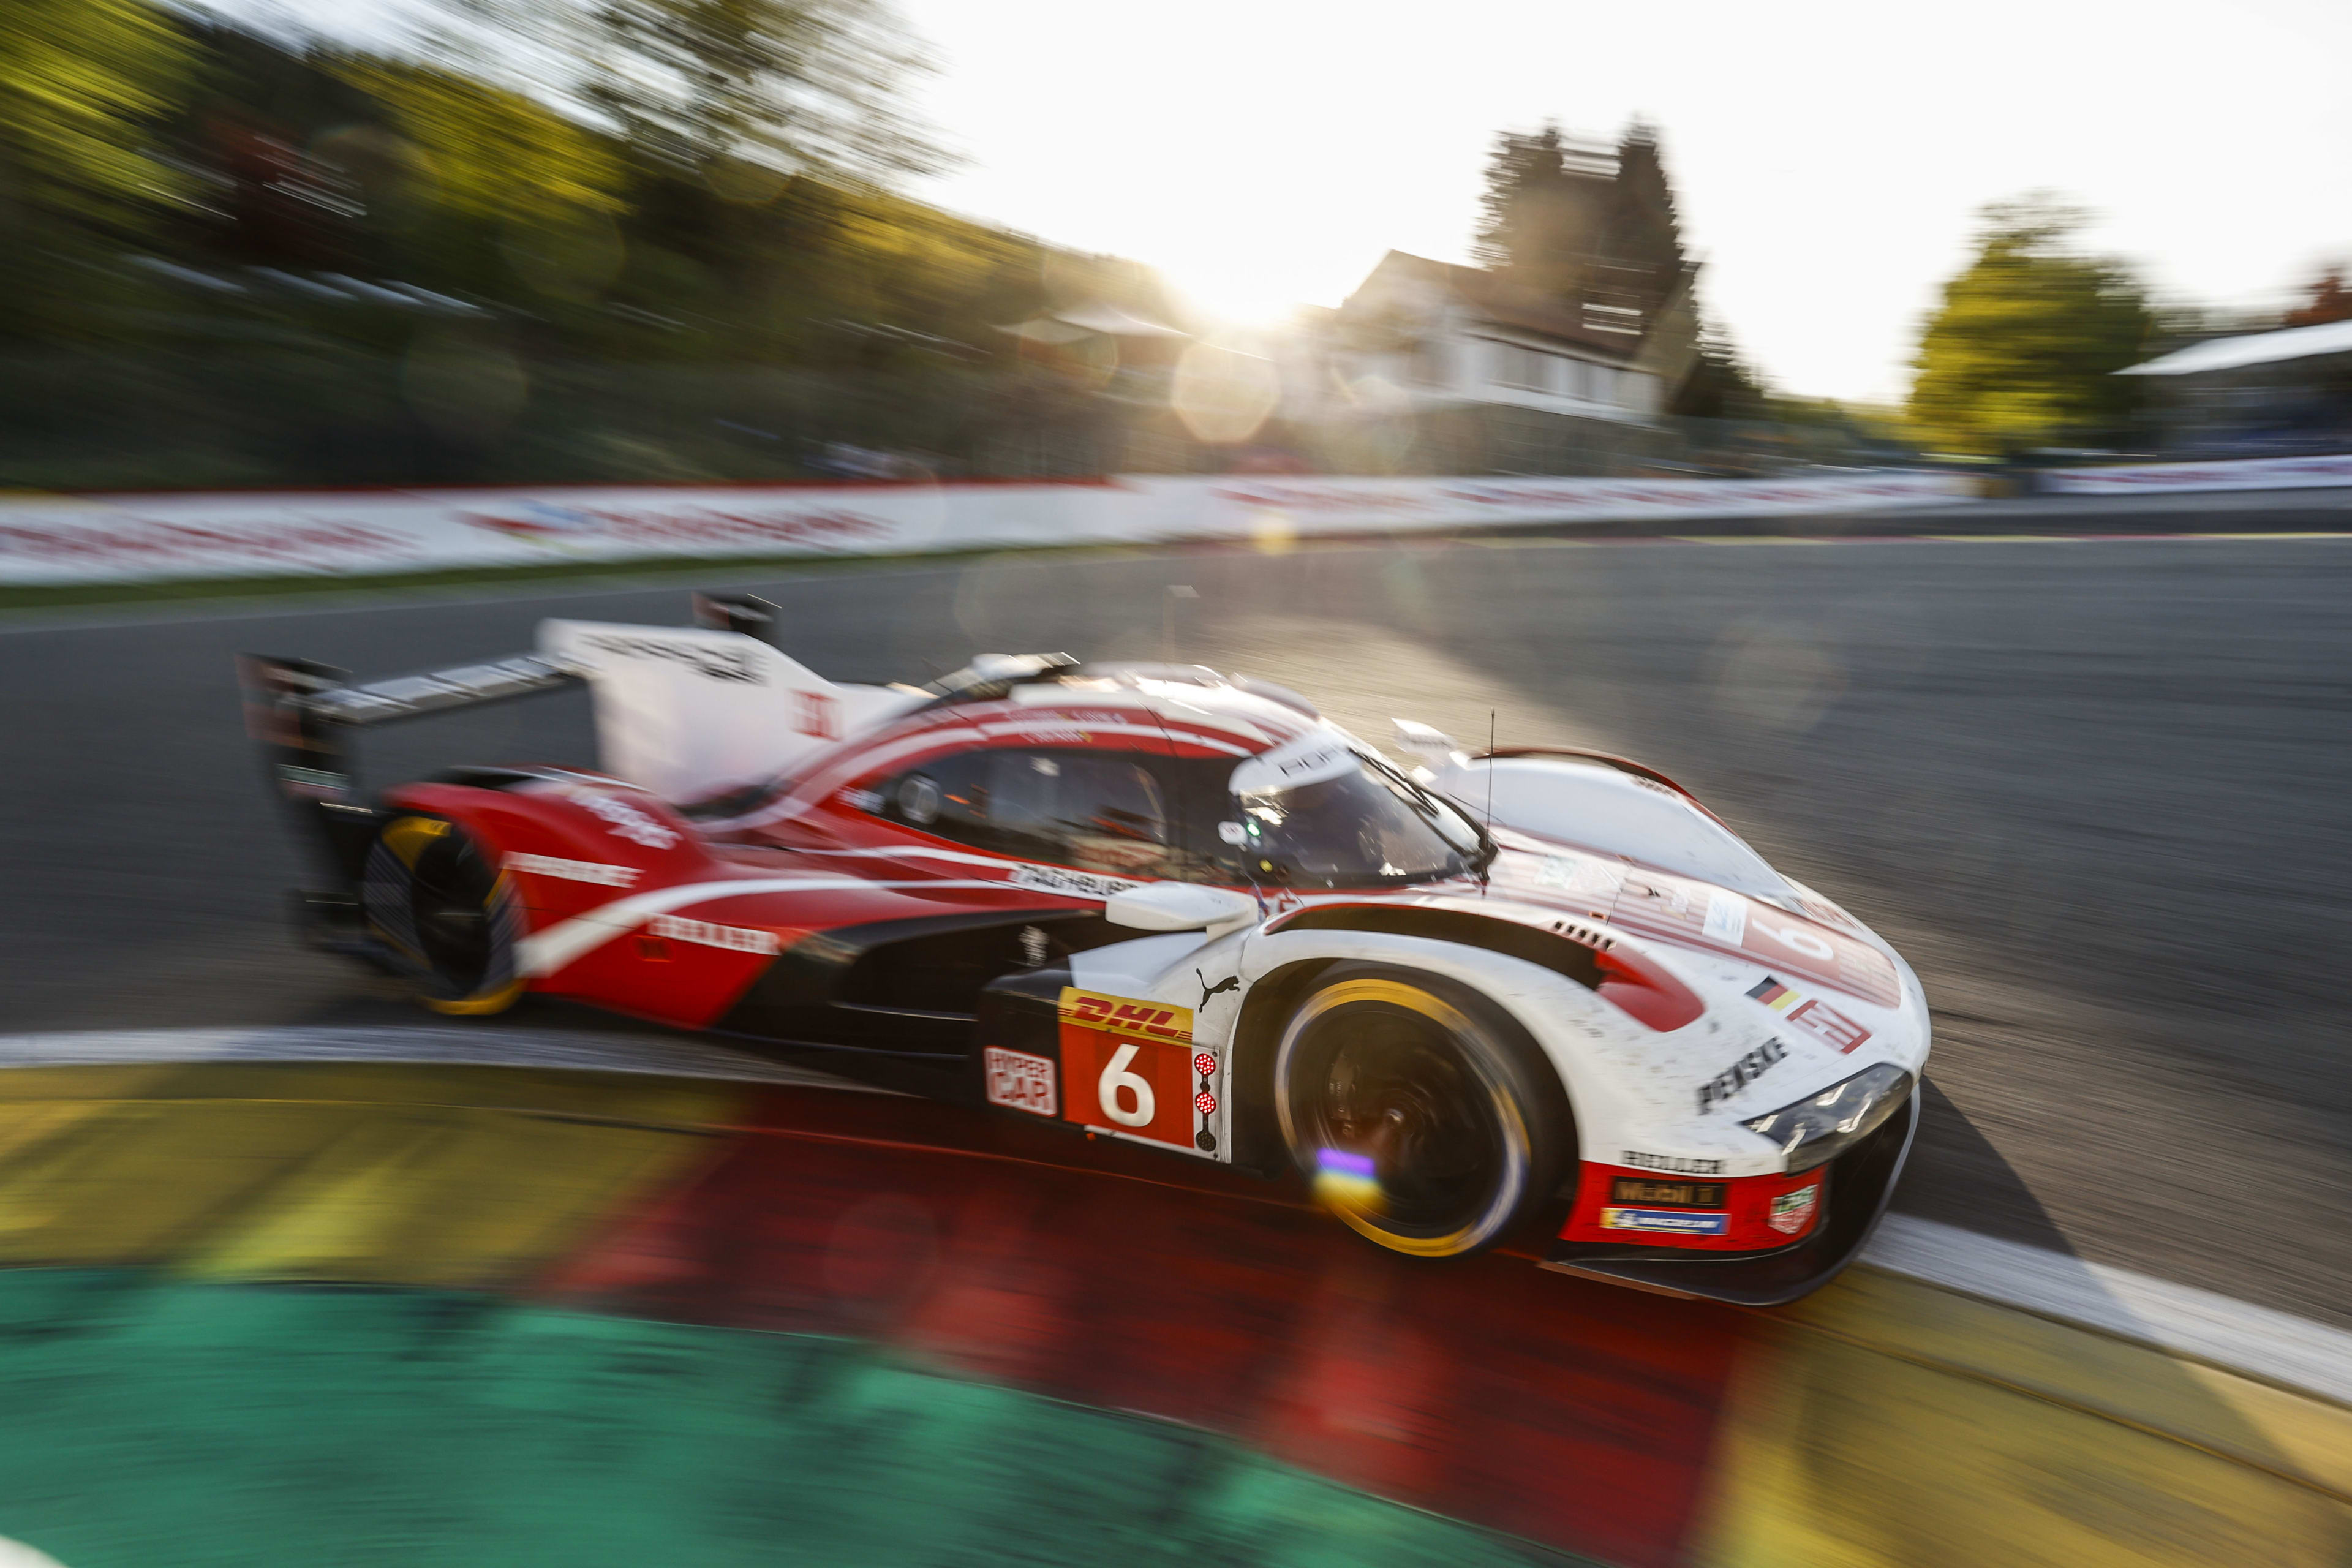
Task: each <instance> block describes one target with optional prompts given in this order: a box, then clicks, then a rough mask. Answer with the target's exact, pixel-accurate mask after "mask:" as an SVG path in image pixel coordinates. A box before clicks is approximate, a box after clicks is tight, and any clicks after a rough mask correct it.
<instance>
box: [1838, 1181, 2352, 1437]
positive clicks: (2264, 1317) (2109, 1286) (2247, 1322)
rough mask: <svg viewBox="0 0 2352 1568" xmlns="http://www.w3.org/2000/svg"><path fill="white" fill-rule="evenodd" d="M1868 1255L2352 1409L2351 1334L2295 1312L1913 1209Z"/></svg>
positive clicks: (1936, 1281)
mask: <svg viewBox="0 0 2352 1568" xmlns="http://www.w3.org/2000/svg"><path fill="white" fill-rule="evenodd" d="M1862 1261H1863V1262H1864V1264H1867V1265H1869V1266H1870V1267H1872V1268H1883V1269H1885V1270H1886V1271H1887V1272H1888V1273H1890V1274H1906V1275H1909V1276H1910V1277H1911V1278H1912V1279H1924V1280H1926V1281H1927V1282H1928V1283H1929V1284H1931V1285H1940V1286H1943V1287H1945V1288H1946V1289H1952V1290H1957V1291H1959V1292H1961V1293H1962V1294H1964V1295H1969V1296H1980V1297H1983V1298H1984V1299H1985V1300H1990V1301H1996V1302H1999V1303H2000V1305H2002V1306H2005V1307H2020V1308H2022V1309H2024V1310H2026V1311H2029V1312H2038V1313H2040V1314H2042V1316H2044V1317H2048V1318H2056V1319H2060V1320H2062V1321H2065V1322H2069V1323H2075V1324H2079V1325H2081V1326H2083V1327H2084V1328H2089V1329H2096V1330H2098V1331H2101V1332H2104V1333H2110V1334H2114V1335H2116V1337H2117V1338H2119V1339H2127V1340H2137V1341H2140V1342H2143V1343H2146V1344H2150V1345H2154V1346H2155V1347H2157V1348H2158V1350H2163V1351H2168V1352H2172V1353H2173V1354H2176V1355H2182V1356H2188V1357H2190V1358H2192V1359H2194V1360H2197V1361H2202V1362H2210V1363H2212V1364H2213V1365H2215V1366H2220V1367H2225V1368H2227V1369H2229V1370H2230V1371H2232V1372H2242V1373H2248V1374H2249V1375H2251V1376H2253V1377H2258V1378H2261V1379H2262V1380H2263V1381H2264V1382H2266V1383H2275V1384H2283V1385H2284V1386H2286V1387H2288V1388H2293V1389H2297V1390H2300V1391H2302V1392H2304V1393H2305V1394H2318V1395H2320V1396H2321V1397H2322V1398H2326V1399H2332V1400H2335V1401H2336V1402H2338V1403H2339V1404H2345V1405H2352V1333H2346V1332H2345V1331H2342V1330H2341V1329H2331V1328H2329V1327H2327V1326H2326V1324H2325V1323H2315V1322H2313V1321H2310V1320H2309V1319H2307V1318H2298V1317H2295V1316H2294V1315H2293V1314H2292V1313H2287V1312H2280V1311H2274V1310H2272V1309H2271V1308H2268V1307H2257V1306H2254V1305H2252V1303H2250V1302H2246V1301H2239V1300H2231V1298H2230V1297H2227V1296H2221V1295H2217V1294H2215V1293H2214V1292H2212V1291H2210V1290H2200V1289H2196V1288H2194V1287H2193V1286H2189V1285H2176V1284H2174V1283H2172V1282H2171V1281H2170V1280H2168V1279H2150V1278H2149V1277H2148V1276H2147V1275H2145V1274H2136V1273H2133V1272H2132V1271H2131V1270H2130V1269H2128V1268H2114V1267H2112V1266H2111V1265H2108V1264H2105V1263H2087V1262H2084V1260H2083V1259H2082V1258H2074V1257H2069V1256H2068V1255H2066V1254H2065V1253H2063V1252H2051V1251H2047V1250H2045V1249H2043V1248H2042V1247H2028V1246H2026V1245H2025V1244H2024V1243H2022V1242H2016V1241H2002V1240H2000V1238H1998V1237H1990V1236H1982V1235H1979V1234H1978V1233H1977V1232H1975V1231H1972V1230H1962V1229H1960V1228H1959V1227H1958V1226H1949V1225H1938V1224H1937V1223H1936V1222H1935V1221H1933V1220H1925V1219H1913V1218H1911V1217H1910V1216H1909V1215H1899V1214H1896V1215H1887V1216H1886V1219H1885V1222H1884V1223H1883V1224H1881V1225H1880V1226H1879V1227H1878V1234H1877V1235H1876V1236H1874V1237H1872V1238H1871V1242H1870V1246H1869V1247H1868V1248H1866V1249H1865V1250H1864V1253H1863V1255H1862Z"/></svg>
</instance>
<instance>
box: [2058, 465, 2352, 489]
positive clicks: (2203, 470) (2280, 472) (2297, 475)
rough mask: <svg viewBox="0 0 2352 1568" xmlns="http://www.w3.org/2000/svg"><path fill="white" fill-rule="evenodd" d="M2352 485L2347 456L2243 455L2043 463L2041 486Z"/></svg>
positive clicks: (2207, 486) (2233, 486) (2066, 487)
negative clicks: (2111, 464) (2092, 464)
mask: <svg viewBox="0 0 2352 1568" xmlns="http://www.w3.org/2000/svg"><path fill="white" fill-rule="evenodd" d="M2328 485H2352V457H2336V458H2235V459H2232V460H2230V461H2227V462H2212V463H2131V464H2119V465H2117V466H2116V467H2115V468H2048V469H2044V470H2043V471H2042V475H2041V488H2042V489H2045V490H2052V491H2055V492H2056V493H2058V494H2060V495H2081V496H2128V495H2143V496H2144V495H2161V494H2164V493H2165V492H2167V491H2170V490H2284V489H2317V488H2321V487H2324V486H2328Z"/></svg>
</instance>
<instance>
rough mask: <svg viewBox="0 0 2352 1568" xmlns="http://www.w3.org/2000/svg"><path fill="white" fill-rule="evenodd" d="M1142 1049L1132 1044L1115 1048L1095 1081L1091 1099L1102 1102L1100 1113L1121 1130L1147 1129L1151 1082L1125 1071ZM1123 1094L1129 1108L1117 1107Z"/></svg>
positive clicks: (1151, 1108)
mask: <svg viewBox="0 0 2352 1568" xmlns="http://www.w3.org/2000/svg"><path fill="white" fill-rule="evenodd" d="M1142 1048H1143V1047H1141V1046H1139V1045H1137V1044H1135V1043H1134V1042H1133V1041H1129V1042H1128V1043H1127V1044H1126V1045H1123V1046H1121V1047H1119V1048H1118V1051H1117V1052H1115V1053H1114V1054H1113V1055H1112V1057H1111V1058H1110V1061H1109V1063H1108V1065H1107V1066H1105V1067H1104V1068H1103V1069H1102V1077H1101V1078H1100V1079H1097V1080H1096V1088H1095V1098H1096V1099H1097V1100H1100V1101H1101V1102H1102V1113H1103V1114H1104V1115H1105V1116H1108V1117H1109V1118H1110V1119H1111V1120H1112V1121H1116V1122H1118V1124H1119V1125H1120V1126H1121V1127H1149V1126H1150V1125H1151V1116H1152V1112H1153V1111H1154V1110H1157V1109H1158V1107H1157V1106H1155V1105H1154V1104H1153V1103H1152V1095H1151V1080H1150V1079H1147V1078H1143V1077H1141V1076H1139V1075H1138V1074H1135V1073H1131V1072H1129V1071H1128V1070H1127V1068H1128V1064H1129V1063H1130V1062H1132V1061H1134V1060H1135V1053H1136V1052H1138V1051H1139V1050H1141V1049H1142ZM1121 1093H1125V1094H1126V1095H1128V1096H1129V1098H1130V1099H1132V1100H1134V1101H1135V1104H1134V1106H1133V1107H1132V1108H1129V1107H1128V1106H1124V1105H1121V1104H1120V1103H1119V1096H1120V1094H1121Z"/></svg>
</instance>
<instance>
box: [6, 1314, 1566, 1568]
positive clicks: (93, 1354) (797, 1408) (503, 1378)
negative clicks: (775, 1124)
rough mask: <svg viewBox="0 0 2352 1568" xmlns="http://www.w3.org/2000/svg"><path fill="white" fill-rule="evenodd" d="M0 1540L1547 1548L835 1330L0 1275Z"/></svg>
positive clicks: (260, 1563) (809, 1556) (533, 1559)
mask: <svg viewBox="0 0 2352 1568" xmlns="http://www.w3.org/2000/svg"><path fill="white" fill-rule="evenodd" d="M0 1395H5V1399H6V1401H7V1409H8V1412H9V1419H8V1420H7V1421H6V1422H5V1424H0V1535H5V1536H8V1537H12V1538H14V1539H16V1540H18V1541H22V1542H26V1543H27V1544H30V1545H32V1546H35V1547H37V1548H39V1549H40V1550H42V1551H44V1552H48V1553H50V1554H51V1555H52V1556H54V1557H56V1558H57V1559H58V1561H59V1562H60V1563H64V1564H66V1568H163V1565H170V1568H196V1565H201V1564H214V1563H218V1564H225V1565H226V1564H236V1565H237V1568H272V1565H275V1564H281V1563H282V1564H288V1565H289V1568H290V1565H294V1564H300V1565H301V1568H317V1565H319V1564H324V1563H333V1564H337V1565H339V1568H357V1565H365V1564H375V1563H383V1564H395V1563H396V1564H400V1565H402V1568H415V1565H416V1564H421V1563H432V1564H436V1565H456V1564H498V1565H501V1568H503V1565H507V1564H539V1563H545V1564H550V1565H556V1564H561V1565H563V1568H591V1565H596V1564H607V1563H610V1564H616V1565H617V1564H628V1565H630V1568H650V1565H659V1568H689V1565H696V1564H705V1563H709V1564H721V1563H724V1564H734V1563H746V1564H748V1563H761V1564H771V1563H827V1564H832V1563H839V1564H845V1565H847V1564H856V1565H859V1568H886V1565H889V1564H898V1563H906V1564H950V1563H953V1564H972V1565H975V1568H990V1565H994V1564H1013V1563H1021V1564H1049V1563H1072V1564H1078V1563H1118V1564H1121V1565H1122V1568H1142V1565H1146V1564H1153V1563H1186V1564H1198V1563H1252V1564H1281V1565H1285V1568H1288V1565H1294V1564H1295V1565H1299V1568H1307V1565H1310V1564H1312V1565H1321V1564H1329V1565H1330V1568H1417V1565H1420V1564H1428V1565H1430V1568H1437V1565H1439V1564H1444V1565H1446V1568H1477V1565H1480V1564H1488V1563H1492V1564H1497V1565H1500V1564H1512V1563H1517V1564H1525V1563H1537V1562H1549V1563H1559V1562H1561V1561H1563V1559H1560V1558H1559V1557H1557V1556H1555V1555H1553V1554H1550V1553H1548V1552H1543V1551H1541V1550H1540V1549H1538V1548H1536V1547H1533V1546H1530V1545H1528V1544H1527V1543H1525V1542H1517V1541H1513V1540H1508V1539H1505V1538H1501V1537H1497V1536H1495V1535H1493V1534H1490V1533H1487V1532H1485V1531H1479V1530H1477V1529H1475V1528H1474V1527H1472V1526H1469V1525H1466V1524H1464V1523H1461V1522H1458V1521H1452V1520H1446V1519H1443V1518H1439V1517H1436V1516H1433V1515H1430V1514H1426V1513H1423V1512H1420V1511H1418V1510H1413V1509H1411V1508H1407V1507H1403V1506H1402V1505H1399V1504H1396V1503H1392V1502H1389V1501H1385V1500H1381V1499H1377V1498H1373V1497H1370V1496H1366V1495H1364V1494H1362V1493H1360V1492H1356V1491H1352V1490H1350V1489H1347V1488H1345V1487H1342V1486H1339V1485H1337V1484H1334V1483H1332V1482H1329V1481H1326V1480H1323V1479H1318V1478H1316V1477H1313V1476H1310V1475H1307V1474H1305V1473H1303V1472H1300V1471H1298V1470H1296V1469H1293V1468H1288V1467H1286V1466H1282V1465H1278V1464H1276V1463H1273V1462H1271V1461H1268V1460H1266V1459H1264V1458H1259V1457H1256V1456H1255V1455H1252V1454H1250V1453H1249V1452H1247V1451H1246V1450H1244V1449H1243V1448H1241V1447H1238V1446H1236V1445H1235V1444H1234V1443H1232V1442H1229V1441H1227V1440H1225V1439H1223V1438H1219V1437H1215V1436H1209V1435H1206V1434H1203V1433H1201V1432H1197V1431H1194V1430H1192V1429H1190V1428H1187V1427H1183V1426H1175V1425H1172V1424H1170V1423H1166V1422H1160V1421H1154V1420H1150V1419H1147V1418H1143V1417H1138V1416H1129V1415H1118V1414H1114V1413H1110V1412H1106V1411H1100V1410H1094V1409H1088V1408H1085V1407H1081V1406H1077V1405H1066V1404H1062V1403H1058V1402H1056V1401H1054V1400H1050V1399H1044V1398H1040V1397H1037V1396H1035V1395H1033V1394H1023V1393H1019V1392H1016V1391H1013V1390H1010V1389H1005V1388H1000V1387H995V1386H992V1385H988V1384H977V1383H972V1382H969V1381H964V1380H961V1379H958V1378H954V1377H950V1376H943V1375H940V1374H938V1373H931V1372H928V1371H924V1370H920V1369H919V1368H916V1367H913V1366H910V1365H908V1364H906V1363H903V1362H899V1361H894V1360H892V1359H890V1358H889V1357H888V1356H887V1355H886V1354H884V1353H883V1352H879V1351H877V1350H876V1349H874V1348H871V1347H868V1346H865V1345H861V1344H857V1343H854V1342H845V1341H838V1340H828V1339H819V1338H813V1337H808V1336H800V1335H788V1334H768V1333H757V1332H751V1331H740V1330H732V1329H716V1328H704V1327H697V1326H691V1325H683V1324H674V1323H656V1322H646V1321H635V1320H630V1319H623V1318H609V1317H599V1316H593V1315H589V1314H583V1313H576V1312H566V1311H556V1310H547V1309H543V1308H537V1307H530V1306H522V1305H517V1304H514V1303H512V1302H509V1301H505V1300H499V1299H498V1298H495V1297H488V1296H478V1295H470V1294H460V1293H454V1292H440V1291H409V1290H374V1289H345V1288H299V1287H292V1288H289V1287H285V1286H243V1285H205V1284H189V1283H167V1282H162V1281H159V1280H157V1279H156V1278H155V1277H153V1276H151V1275H145V1274H140V1273H132V1272H128V1271H117V1270H63V1269H57V1270H25V1271H16V1272H7V1273H0Z"/></svg>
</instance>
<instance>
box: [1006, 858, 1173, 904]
mask: <svg viewBox="0 0 2352 1568" xmlns="http://www.w3.org/2000/svg"><path fill="white" fill-rule="evenodd" d="M1006 880H1007V881H1009V882H1010V883H1011V884H1012V885H1013V887H1016V888H1027V889H1030V890H1031V891H1033V892H1038V893H1059V894H1060V895H1061V896H1062V897H1064V898H1066V899H1108V898H1109V897H1110V896H1111V895H1112V894H1113V893H1124V892H1126V891H1127V890H1128V889H1129V888H1140V887H1141V886H1143V884H1142V883H1140V882H1136V881H1130V880H1129V879H1127V878H1125V877H1097V876H1096V875H1095V874H1094V873H1093V872H1091V871H1072V870H1068V869H1066V868H1063V867H1060V866H1015V867H1014V868H1013V875H1012V876H1011V877H1010V878H1008V879H1006Z"/></svg>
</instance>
